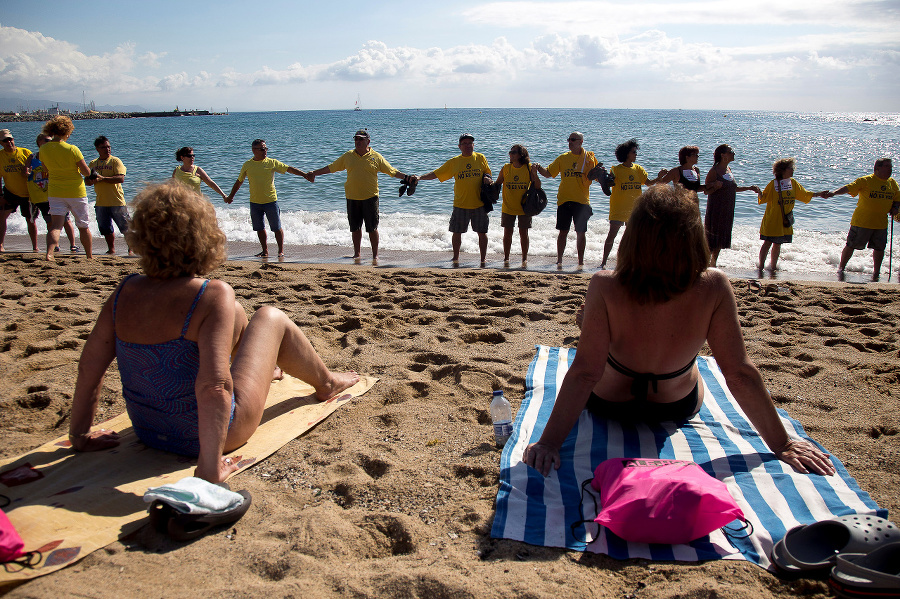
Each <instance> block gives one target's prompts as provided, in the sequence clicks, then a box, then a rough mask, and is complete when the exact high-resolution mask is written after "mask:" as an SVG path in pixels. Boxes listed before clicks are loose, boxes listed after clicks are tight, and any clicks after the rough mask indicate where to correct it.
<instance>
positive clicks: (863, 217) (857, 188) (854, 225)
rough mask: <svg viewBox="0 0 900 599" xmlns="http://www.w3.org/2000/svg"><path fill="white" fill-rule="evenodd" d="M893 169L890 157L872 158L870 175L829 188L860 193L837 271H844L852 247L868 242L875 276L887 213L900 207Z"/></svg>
mask: <svg viewBox="0 0 900 599" xmlns="http://www.w3.org/2000/svg"><path fill="white" fill-rule="evenodd" d="M892 172H893V164H892V163H891V159H890V158H879V159H878V160H876V161H875V170H874V172H873V173H872V174H871V175H868V176H866V177H860V178H859V179H857V180H856V181H854V182H853V183H850V184H849V185H844V186H843V187H841V188H839V189H836V190H835V191H834V192H832V195H841V194H843V193H849V194H850V195H851V196H859V200H858V201H857V203H856V210H854V211H853V216H852V217H851V218H850V232H849V233H847V244H846V245H845V246H844V250H843V251H842V252H841V263H840V266H838V273H842V272H844V267H845V266H847V262H848V261H849V260H850V257H851V256H853V250H862V249H865V248H866V246H868V247H869V248H870V249H871V250H872V262H873V266H874V272H873V274H872V280H873V281H877V280H878V278H879V276H880V274H881V261H882V260H884V249H885V248H886V247H887V225H888V222H887V215H888V214H892V215H893V214H897V209H898V207H900V189H898V188H897V182H896V181H894V179H893V178H892V177H891V174H892Z"/></svg>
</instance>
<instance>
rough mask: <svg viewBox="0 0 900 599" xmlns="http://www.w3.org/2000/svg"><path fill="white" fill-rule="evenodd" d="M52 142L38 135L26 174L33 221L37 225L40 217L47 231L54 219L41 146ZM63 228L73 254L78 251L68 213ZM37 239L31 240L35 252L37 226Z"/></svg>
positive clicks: (48, 179)
mask: <svg viewBox="0 0 900 599" xmlns="http://www.w3.org/2000/svg"><path fill="white" fill-rule="evenodd" d="M48 141H50V136H49V135H46V134H44V133H38V136H37V139H36V140H35V144H36V145H37V152H35V153H34V154H32V155H31V158H29V159H28V166H27V167H26V169H25V174H26V175H27V176H28V199H29V200H31V220H32V222H34V223H37V218H38V216H40V217H41V218H43V219H44V222H45V223H46V224H47V230H48V231H49V230H50V226H51V225H52V224H53V217H51V216H50V195H49V194H48V193H47V191H48V190H47V188H48V184H49V182H50V178H49V176H48V172H47V167H46V166H44V163H42V162H41V146H42V145H44V144H45V143H47V142H48ZM65 219H66V220H65V221H64V222H63V228H64V229H65V230H66V236H67V237H68V238H69V251H70V252H72V253H73V254H74V253H75V252H77V251H78V249H79V248H78V246H77V245H75V227H73V226H72V219H71V218H69V214H68V213H66V216H65ZM34 233H35V237H34V238H33V239H32V240H31V244H32V247H33V248H34V251H38V249H37V226H35V228H34Z"/></svg>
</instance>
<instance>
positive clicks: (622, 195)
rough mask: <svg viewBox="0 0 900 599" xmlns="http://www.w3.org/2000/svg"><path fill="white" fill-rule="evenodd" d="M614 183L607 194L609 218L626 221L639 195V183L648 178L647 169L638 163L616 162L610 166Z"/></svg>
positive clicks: (641, 183)
mask: <svg viewBox="0 0 900 599" xmlns="http://www.w3.org/2000/svg"><path fill="white" fill-rule="evenodd" d="M611 170H612V173H613V174H614V175H615V176H616V183H615V185H614V186H613V188H612V195H610V196H609V220H618V221H622V222H627V221H628V219H629V218H630V217H631V211H632V209H633V208H634V201H635V200H636V199H638V198H639V197H640V196H641V185H643V184H644V181H646V180H647V179H649V178H650V177H648V176H647V171H645V170H644V167H642V166H641V165H640V164H632V165H631V166H630V167H627V166H625V165H624V164H617V165H615V166H614V167H612V169H611Z"/></svg>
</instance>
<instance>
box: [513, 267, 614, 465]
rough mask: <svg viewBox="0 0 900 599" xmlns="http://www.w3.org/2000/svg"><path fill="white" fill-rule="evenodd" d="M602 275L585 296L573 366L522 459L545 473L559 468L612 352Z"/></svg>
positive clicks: (596, 279) (596, 277) (594, 280)
mask: <svg viewBox="0 0 900 599" xmlns="http://www.w3.org/2000/svg"><path fill="white" fill-rule="evenodd" d="M600 288H601V281H600V277H599V276H597V275H594V277H593V278H592V279H591V284H590V286H589V287H588V292H587V297H586V299H585V302H584V303H585V313H584V320H583V322H582V328H581V337H580V339H579V340H578V349H577V351H576V352H575V359H574V360H573V361H572V366H571V368H569V370H568V371H567V372H566V376H565V378H564V379H563V384H562V386H561V387H560V389H559V396H558V397H557V398H556V403H555V404H554V405H553V411H552V412H551V413H550V418H549V419H548V420H547V426H546V427H544V432H543V433H542V434H541V438H540V440H538V442H537V443H532V444H531V445H529V446H528V447H527V448H525V453H524V455H523V457H522V460H523V461H524V462H525V463H526V464H528V465H529V466H531V467H532V468H534V469H535V470H537V471H539V472H540V473H541V474H543V475H544V476H547V475H548V474H550V468H551V467H553V468H559V464H560V461H559V448H560V447H561V446H562V444H563V441H565V440H566V437H567V436H569V432H570V431H571V430H572V427H573V426H575V422H577V421H578V416H579V415H580V414H581V411H582V410H584V406H585V405H586V404H587V400H588V397H589V396H590V394H591V391H592V390H593V389H594V385H596V384H597V381H599V380H600V378H601V377H602V376H603V370H604V367H605V366H606V356H607V355H608V354H609V323H608V321H607V318H608V317H607V314H606V303H605V302H604V301H603V294H602V293H601V289H600Z"/></svg>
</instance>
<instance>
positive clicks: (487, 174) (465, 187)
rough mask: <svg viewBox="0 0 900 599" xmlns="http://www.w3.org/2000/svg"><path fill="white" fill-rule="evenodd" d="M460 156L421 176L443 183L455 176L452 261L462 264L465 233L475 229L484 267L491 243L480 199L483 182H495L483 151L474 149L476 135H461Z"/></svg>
mask: <svg viewBox="0 0 900 599" xmlns="http://www.w3.org/2000/svg"><path fill="white" fill-rule="evenodd" d="M459 151H460V152H461V153H460V154H459V155H458V156H454V157H453V158H451V159H450V160H448V161H447V162H445V163H444V164H442V165H441V166H439V167H438V168H436V169H434V170H433V171H431V172H430V173H428V174H426V175H422V176H421V177H419V180H420V181H429V180H431V179H437V180H439V181H441V182H442V183H443V182H444V181H446V180H447V179H449V178H451V177H453V213H452V214H451V215H450V232H451V233H452V234H453V237H452V239H451V243H452V245H453V264H454V265H459V249H460V247H461V246H462V234H463V233H465V232H466V231H468V230H469V223H470V222H471V223H472V230H473V231H475V233H477V234H478V248H479V250H480V251H481V266H482V267H483V266H484V265H485V257H486V256H487V245H488V237H487V232H488V224H490V220H489V217H488V213H487V212H485V210H484V203H482V201H481V184H482V183H493V180H492V179H491V169H490V167H489V166H488V163H487V159H486V158H485V157H484V154H479V153H478V152H476V151H475V138H474V137H473V136H472V135H471V134H469V133H463V134H462V135H460V136H459Z"/></svg>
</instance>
